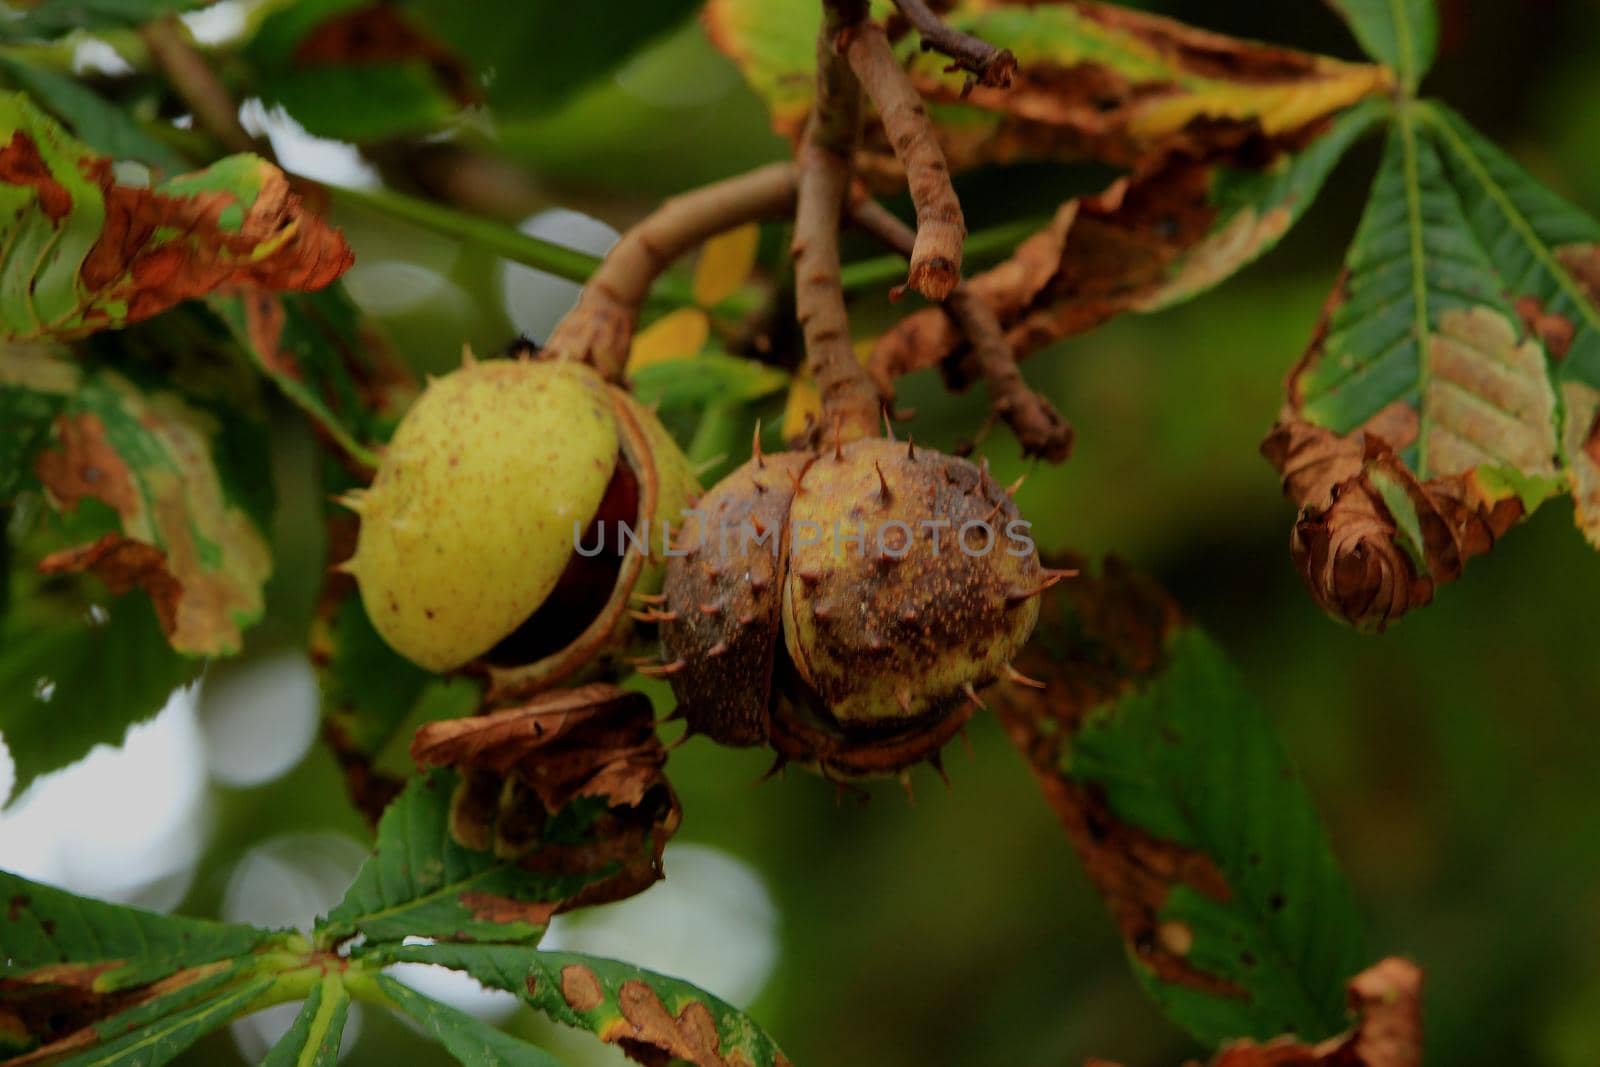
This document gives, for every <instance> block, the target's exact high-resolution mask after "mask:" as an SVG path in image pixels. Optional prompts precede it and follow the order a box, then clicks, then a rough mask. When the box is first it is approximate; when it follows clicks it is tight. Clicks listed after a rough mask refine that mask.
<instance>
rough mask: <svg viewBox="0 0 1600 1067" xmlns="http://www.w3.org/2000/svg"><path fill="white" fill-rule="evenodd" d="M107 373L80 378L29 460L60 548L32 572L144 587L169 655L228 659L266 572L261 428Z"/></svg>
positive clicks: (254, 613) (257, 605)
mask: <svg viewBox="0 0 1600 1067" xmlns="http://www.w3.org/2000/svg"><path fill="white" fill-rule="evenodd" d="M245 425H248V424H246V423H244V422H243V420H241V419H240V417H239V416H238V414H236V413H233V412H230V411H227V410H225V409H216V410H212V409H208V408H202V407H200V406H198V405H197V404H191V403H189V402H188V401H186V400H184V399H182V398H180V397H179V396H178V395H176V394H174V393H171V392H165V391H162V392H147V391H144V390H141V389H140V388H139V387H138V386H136V385H135V384H134V383H133V382H132V381H130V380H129V379H127V378H125V377H123V376H122V375H120V374H117V373H115V372H112V371H108V370H100V371H94V372H92V373H90V374H87V375H85V377H84V378H83V380H82V382H81V383H80V384H79V386H78V389H77V391H76V392H75V393H74V394H73V395H72V397H71V399H70V400H68V401H67V403H66V404H65V405H64V406H63V408H62V410H61V414H60V417H59V418H58V419H57V420H56V422H55V424H54V426H53V427H52V432H51V436H50V440H49V443H48V445H47V446H46V448H45V449H44V450H43V451H41V452H40V453H39V455H38V457H37V458H36V460H35V463H34V469H35V471H36V473H37V474H38V475H39V479H40V482H41V483H42V484H43V485H44V487H45V489H46V490H47V491H48V494H49V500H50V503H51V505H52V507H54V508H55V509H56V511H57V512H58V513H59V514H60V516H61V527H62V530H63V533H64V535H65V537H66V539H67V540H68V543H69V544H70V543H72V542H73V541H78V540H81V541H83V542H86V543H83V544H77V545H74V547H70V548H66V549H62V550H60V551H57V552H54V553H51V554H50V555H49V556H48V557H46V558H45V559H44V560H42V561H41V562H40V564H39V566H40V568H41V569H42V570H44V571H46V572H47V573H61V572H69V571H90V572H93V573H95V574H97V575H98V576H100V577H101V578H102V579H104V580H105V582H106V584H107V585H108V586H109V587H110V588H111V589H112V590H113V591H114V592H119V593H121V592H126V591H127V590H129V589H131V588H132V587H134V586H138V587H140V588H142V589H144V590H145V591H146V592H147V593H148V594H149V595H150V597H151V600H152V602H153V603H154V604H155V606H156V610H157V613H158V614H159V615H160V618H161V623H162V629H163V630H165V631H166V633H167V636H168V640H169V641H170V642H171V644H172V647H173V648H175V649H177V650H178V651H180V652H185V653H189V654H192V655H230V654H232V653H234V652H237V651H238V649H239V647H240V644H241V642H242V640H243V631H244V629H245V627H247V626H249V625H250V624H251V623H253V622H254V621H255V620H257V619H258V618H260V616H261V614H262V611H263V610H264V598H263V592H262V588H263V585H264V584H265V582H266V579H267V577H268V575H269V574H270V573H271V570H272V559H271V554H270V551H269V548H268V545H267V540H266V537H265V534H264V533H263V530H262V526H263V524H264V523H265V521H266V519H267V516H266V515H265V514H264V508H263V503H264V502H263V500H262V497H261V490H262V488H263V487H265V486H267V485H270V474H269V472H268V468H267V457H266V453H265V436H264V428H263V427H262V426H260V425H259V424H258V425H257V426H256V427H255V432H254V433H247V434H245V435H244V436H241V435H240V430H241V428H242V427H243V426H245Z"/></svg>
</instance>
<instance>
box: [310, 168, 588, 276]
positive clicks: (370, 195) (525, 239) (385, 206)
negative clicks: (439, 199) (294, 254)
mask: <svg viewBox="0 0 1600 1067" xmlns="http://www.w3.org/2000/svg"><path fill="white" fill-rule="evenodd" d="M326 188H327V190H328V195H329V196H331V197H332V198H333V202H334V203H336V204H341V203H342V204H353V205H355V206H357V207H364V208H367V209H369V210H372V211H377V212H380V213H381V214H384V215H388V216H390V217H391V218H397V219H404V220H405V221H407V222H412V223H416V224H417V225H418V226H421V227H423V228H424V229H428V230H432V231H433V232H434V233H440V234H444V235H445V236H447V237H455V238H457V239H459V240H461V241H464V242H466V243H467V244H470V245H475V246H477V247H478V248H482V249H485V250H487V251H490V252H494V253H495V254H497V255H500V256H504V257H505V258H506V259H509V260H512V261H513V262H516V263H522V264H525V265H526V266H529V267H534V268H536V269H538V270H542V271H545V272H547V273H549V274H554V275H555V276H556V277H558V278H565V279H567V280H568V281H572V282H578V283H580V284H581V283H583V282H586V281H588V280H589V275H591V274H593V273H594V272H595V270H596V268H598V267H599V266H600V257H598V256H591V255H589V254H588V253H587V252H580V251H578V250H577V249H575V248H568V247H566V246H565V245H558V244H555V243H554V242H552V241H545V240H541V239H540V238H538V237H529V236H528V235H527V234H525V233H522V232H521V231H519V230H516V229H514V228H512V227H510V226H506V225H503V224H501V223H499V222H496V221H494V220H493V219H486V218H483V217H482V216H479V215H471V214H468V213H467V212H464V211H456V210H455V209H453V208H447V207H444V206H443V205H441V204H435V203H433V202H431V201H428V200H420V199H418V198H417V197H414V196H407V195H405V194H404V193H397V192H395V191H393V190H392V189H350V188H347V187H345V186H339V185H329V186H327V187H326Z"/></svg>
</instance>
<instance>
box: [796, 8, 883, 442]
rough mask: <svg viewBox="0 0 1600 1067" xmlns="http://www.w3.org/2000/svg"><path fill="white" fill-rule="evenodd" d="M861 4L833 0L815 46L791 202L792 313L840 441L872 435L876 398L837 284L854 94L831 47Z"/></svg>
mask: <svg viewBox="0 0 1600 1067" xmlns="http://www.w3.org/2000/svg"><path fill="white" fill-rule="evenodd" d="M865 16H866V7H865V4H862V3H860V2H858V0H852V2H849V3H846V2H843V0H835V2H834V3H831V4H829V6H828V8H827V17H826V19H825V20H824V23H823V28H822V33H821V35H820V36H819V38H818V41H817V97H816V103H815V104H814V105H813V110H812V113H811V121H810V122H809V123H808V124H807V126H806V133H805V137H804V138H803V139H802V140H801V142H800V148H799V164H800V188H799V196H798V198H797V200H796V203H795V218H794V243H793V245H792V247H791V249H790V251H791V254H792V255H793V257H794V273H795V316H796V318H797V319H799V322H800V328H801V330H802V331H803V333H804V334H805V342H806V364H807V366H808V368H809V369H810V371H811V374H812V377H813V378H815V379H816V382H817V390H818V393H819V394H820V396H821V400H822V413H823V419H824V420H825V422H827V423H829V424H831V426H832V428H833V430H834V432H835V434H836V435H837V436H838V437H839V438H841V439H843V440H854V439H856V438H859V437H867V436H871V435H872V434H874V433H876V432H877V421H878V409H879V398H878V391H877V389H876V387H874V386H873V384H872V379H871V378H870V377H868V375H867V372H866V370H865V369H864V368H863V367H862V366H861V364H860V363H859V362H858V361H857V360H856V356H855V351H854V350H853V349H852V348H851V345H850V322H849V319H848V317H847V315H846V313H845V305H844V289H843V287H842V286H841V285H840V284H839V224H840V222H841V220H842V218H843V215H844V206H845V199H846V196H847V195H848V193H849V188H850V161H851V157H852V156H853V155H854V154H855V146H856V139H857V136H858V134H859V130H860V125H861V89H860V85H859V84H858V83H857V81H856V78H855V75H854V74H852V73H851V71H850V68H849V67H848V65H846V63H845V62H844V60H843V59H842V57H841V56H840V54H839V51H838V49H837V48H836V42H837V41H840V40H847V39H848V38H849V36H850V35H851V34H853V33H854V32H856V30H857V29H858V28H859V27H860V26H861V24H862V20H863V19H864V18H865Z"/></svg>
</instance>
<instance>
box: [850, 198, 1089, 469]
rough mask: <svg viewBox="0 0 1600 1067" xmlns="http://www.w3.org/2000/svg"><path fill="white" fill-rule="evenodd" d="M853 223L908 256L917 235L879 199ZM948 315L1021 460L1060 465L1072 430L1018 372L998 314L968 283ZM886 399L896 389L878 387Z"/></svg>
mask: <svg viewBox="0 0 1600 1067" xmlns="http://www.w3.org/2000/svg"><path fill="white" fill-rule="evenodd" d="M850 217H851V221H852V222H854V223H855V224H856V225H857V226H858V227H860V228H861V229H862V230H863V231H865V232H866V233H868V234H871V235H872V236H873V237H874V238H876V239H877V240H878V241H880V242H882V243H883V244H884V245H885V246H887V247H889V248H891V249H893V250H894V251H896V252H898V253H900V254H901V255H903V256H907V257H909V256H910V255H911V250H912V248H913V247H914V245H915V243H916V237H917V235H916V234H915V233H913V232H912V230H911V227H909V226H907V225H906V224H905V223H904V222H901V221H900V219H899V218H897V217H896V216H895V215H894V214H893V213H892V212H890V211H889V210H888V209H887V208H885V207H884V206H883V205H882V204H880V203H878V202H877V201H876V200H872V199H869V198H863V199H860V200H857V201H856V202H855V203H853V204H852V205H851V208H850ZM944 308H945V311H946V313H947V314H949V315H950V317H951V318H953V319H954V320H955V321H956V325H958V326H960V327H961V332H962V333H964V334H966V337H967V342H968V343H969V344H970V345H971V347H972V357H973V359H974V361H975V362H976V363H977V365H978V371H979V373H981V374H982V375H983V380H984V383H985V384H986V385H987V386H988V388H989V403H990V406H991V409H992V410H993V411H994V414H995V415H996V416H997V417H999V418H1000V419H1001V420H1003V421H1004V422H1005V424H1006V425H1007V426H1009V427H1011V432H1012V433H1014V434H1016V437H1017V441H1018V442H1019V443H1020V444H1021V445H1022V452H1023V455H1028V456H1039V457H1040V458H1042V459H1044V460H1047V461H1048V462H1050V463H1060V462H1061V461H1062V460H1064V459H1066V458H1067V456H1069V455H1070V454H1071V453H1072V441H1073V432H1072V425H1071V424H1070V423H1069V422H1067V420H1066V419H1064V418H1063V417H1062V416H1061V413H1060V412H1058V411H1057V410H1056V409H1055V407H1054V406H1052V405H1051V403H1050V402H1049V401H1048V400H1046V399H1045V398H1044V397H1042V396H1040V395H1039V394H1038V393H1036V392H1034V391H1033V390H1032V389H1030V388H1029V387H1028V383H1027V382H1025V381H1024V380H1023V378H1022V372H1021V371H1019V370H1018V369H1017V359H1016V354H1015V353H1014V352H1013V351H1012V350H1011V345H1010V343H1009V342H1007V341H1006V336H1005V331H1004V330H1002V329H1001V328H1000V320H999V319H998V318H997V317H996V316H995V313H994V309H993V308H991V307H990V306H989V305H988V304H986V303H984V301H983V300H982V298H980V297H979V296H978V295H977V294H976V293H974V292H973V291H972V290H971V289H969V288H968V287H967V286H966V285H965V284H963V283H958V284H957V285H956V286H955V288H954V289H952V290H951V292H950V295H949V297H948V298H947V299H946V300H945V303H944ZM878 387H879V389H880V390H882V391H883V392H884V393H885V394H888V393H890V392H891V391H892V388H893V387H892V385H890V384H889V383H886V382H879V383H878Z"/></svg>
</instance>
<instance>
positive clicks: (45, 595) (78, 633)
mask: <svg viewBox="0 0 1600 1067" xmlns="http://www.w3.org/2000/svg"><path fill="white" fill-rule="evenodd" d="M22 584H23V582H22V581H19V582H18V585H22ZM80 584H81V583H74V582H71V581H68V580H63V579H55V580H54V581H53V582H51V583H49V584H48V585H47V586H46V587H45V588H43V589H40V590H39V591H37V592H34V591H32V590H23V589H18V590H16V591H15V592H14V594H13V596H12V597H11V601H10V604H9V605H8V606H7V609H6V612H5V614H4V616H0V738H4V740H5V743H6V748H7V749H8V750H9V751H10V753H11V758H12V760H14V761H15V763H16V784H15V787H14V793H13V795H20V794H21V792H22V791H23V790H24V789H26V788H27V786H28V784H29V783H30V782H32V781H33V780H34V778H36V777H38V776H39V775H41V774H47V773H49V772H50V771H53V770H57V769H59V768H61V767H65V766H67V765H68V764H71V763H74V762H76V761H77V760H80V759H82V758H83V757H84V756H86V755H87V754H88V753H89V750H90V749H91V748H93V747H94V746H95V745H97V744H110V745H115V744H120V743H121V742H122V739H123V736H124V735H125V734H126V733H127V732H128V727H130V726H132V725H133V724H134V723H137V722H141V721H143V720H144V719H147V718H149V717H150V716H152V715H154V714H155V713H156V712H158V711H160V710H161V709H162V707H164V706H165V705H166V702H167V700H168V698H169V697H171V695H172V691H173V690H174V689H176V688H178V687H179V686H181V685H184V684H186V683H188V682H190V681H192V680H193V679H194V677H195V676H196V675H197V674H199V672H200V662H199V661H198V660H194V659H189V658H187V657H184V656H180V655H179V654H177V653H176V652H174V651H173V650H172V648H171V646H169V645H168V644H167V640H166V637H165V636H164V635H163V634H162V632H161V625H160V623H159V622H158V621H157V619H156V613H155V611H154V609H153V608H152V607H151V606H150V604H149V602H147V601H146V600H144V599H143V598H140V597H124V598H122V599H119V600H115V601H110V602H108V601H107V598H106V597H105V595H104V594H99V595H98V596H95V597H91V596H87V595H84V594H83V593H82V592H81V591H79V590H78V588H77V586H78V585H80Z"/></svg>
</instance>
